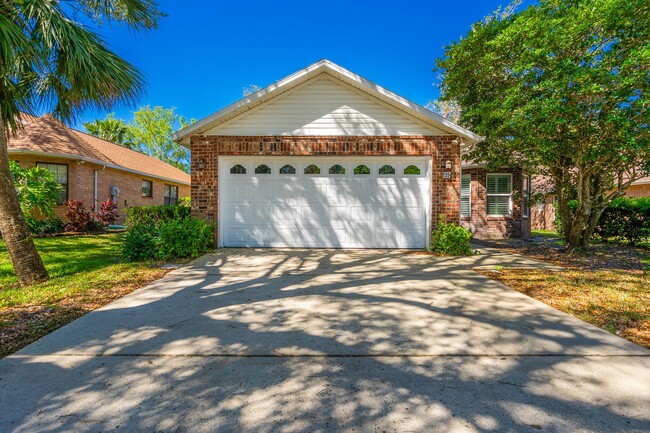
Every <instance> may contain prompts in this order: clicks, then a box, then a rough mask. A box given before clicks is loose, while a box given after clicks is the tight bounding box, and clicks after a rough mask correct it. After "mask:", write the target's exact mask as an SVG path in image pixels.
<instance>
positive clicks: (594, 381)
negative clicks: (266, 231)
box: [0, 250, 650, 432]
mask: <svg viewBox="0 0 650 433" xmlns="http://www.w3.org/2000/svg"><path fill="white" fill-rule="evenodd" d="M206 260H207V261H206ZM476 260H477V262H478V264H479V265H480V261H481V260H482V259H481V258H477V259H476ZM129 298H130V299H129V302H130V303H127V302H126V299H122V300H120V301H117V302H116V303H114V304H112V305H111V306H110V307H109V308H107V309H104V310H99V311H96V312H93V313H91V314H89V315H87V316H84V317H83V318H81V319H79V320H78V321H76V322H74V323H73V324H71V325H69V326H68V327H66V328H63V329H62V330H61V331H59V336H58V338H47V337H46V338H45V339H43V340H42V341H40V342H38V343H36V344H35V345H32V346H30V347H28V348H27V349H26V350H24V351H22V352H21V354H23V355H29V354H37V353H52V352H56V351H59V352H63V353H66V352H67V353H68V355H69V356H59V357H50V358H30V357H24V358H23V357H11V358H7V359H5V360H2V361H1V363H0V379H1V380H0V406H1V407H3V408H6V410H4V411H3V412H2V414H0V421H2V425H4V426H9V425H11V426H12V427H11V428H10V430H9V431H12V430H15V431H21V432H25V431H39V432H54V431H57V432H58V431H76V432H91V431H99V430H102V431H103V430H108V429H115V428H121V429H122V430H126V431H197V430H201V429H205V430H207V431H217V430H218V431H233V432H234V431H237V432H239V431H255V432H278V431H282V432H293V431H320V432H329V431H382V430H383V431H429V432H436V431H440V432H447V431H457V430H466V431H527V430H530V429H532V430H531V431H534V430H537V429H541V428H543V430H544V431H563V430H567V429H579V430H588V431H602V432H610V431H620V432H626V431H630V432H631V431H640V430H646V429H647V428H648V426H650V424H649V423H650V418H649V417H648V413H647V411H644V408H645V409H647V407H648V405H649V404H650V396H649V394H648V387H647V385H648V383H649V382H650V380H648V374H647V368H646V371H643V369H637V370H636V371H635V370H634V368H632V370H630V368H631V366H634V365H636V364H635V362H645V365H646V367H647V362H646V361H644V359H647V358H627V359H623V360H622V361H616V360H612V361H611V362H610V364H608V369H609V370H608V371H602V370H599V369H598V368H593V363H595V362H596V361H594V360H592V359H589V358H584V357H578V358H572V357H567V356H566V354H567V353H574V354H582V355H585V354H597V353H600V352H601V351H602V350H605V351H606V352H608V353H618V352H625V351H626V350H629V349H630V346H627V343H625V342H622V343H620V344H622V345H623V346H622V349H621V348H620V347H617V346H616V344H618V343H616V344H612V341H614V340H611V337H609V336H607V334H605V333H600V332H597V331H594V330H593V329H592V328H590V327H580V326H576V322H575V321H574V320H573V319H570V318H568V316H564V315H562V314H560V313H554V312H552V311H550V310H548V309H546V308H544V307H541V305H538V304H537V303H533V302H531V301H529V300H526V298H524V297H523V295H519V294H517V293H515V292H512V293H511V291H509V290H507V289H505V288H504V287H503V286H501V285H499V284H497V283H495V282H493V281H491V280H488V279H486V278H484V277H481V276H479V275H477V274H475V273H473V272H471V271H469V270H467V269H466V267H465V266H461V265H459V264H458V263H456V262H455V261H454V260H453V259H443V258H432V257H430V256H415V255H399V254H395V253H388V254H383V255H382V254H376V253H374V254H371V253H358V254H354V253H352V254H346V253H342V252H335V251H334V252H333V251H310V252H308V253H305V252H297V251H275V252H273V253H269V252H265V253H262V254H260V253H258V252H255V251H254V250H248V251H242V250H235V251H229V252H223V253H221V254H217V255H213V256H209V257H208V258H207V259H204V261H203V262H200V263H198V264H195V265H193V266H190V267H188V268H186V269H183V270H180V271H177V272H175V273H172V274H170V275H168V276H167V277H166V278H165V279H163V280H160V281H159V282H157V283H155V284H154V286H153V287H151V288H149V289H146V290H141V291H139V292H135V293H134V294H133V295H132V296H131V297H129ZM63 332H65V335H63V334H61V333H63ZM621 341H622V340H621ZM496 348H498V349H496ZM497 350H498V351H500V352H498V353H497V352H495V351H497ZM641 350H642V349H639V353H644V354H645V353H646V352H645V351H643V352H642V351H641ZM506 352H507V353H508V354H512V355H520V356H510V357H500V356H476V357H473V356H468V355H485V354H495V353H497V354H498V355H505V354H507V353H506ZM73 354H74V356H73ZM84 354H86V355H90V354H93V355H108V354H110V355H113V356H107V357H100V358H97V357H90V358H89V357H86V356H83V355H84ZM369 354H372V355H376V356H373V357H370V356H368V355H369ZM527 354H535V355H538V356H535V357H533V358H530V357H525V356H524V355H527ZM152 355H160V356H152ZM162 355H179V356H162ZM180 355H184V356H180ZM187 355H192V356H189V357H188V356H187ZM406 355H409V356H406ZM440 355H447V356H442V357H441V356H440ZM524 359H525V360H526V362H523V360H524ZM585 366H587V367H589V366H591V367H589V368H585ZM639 370H640V371H639ZM594 372H596V373H594ZM612 376H613V377H619V378H620V377H621V376H623V377H625V378H626V379H628V380H626V382H625V384H626V386H627V387H626V388H625V389H621V387H620V385H621V383H620V382H618V381H616V380H614V381H613V380H611V379H610V377H612ZM18 384H19V386H18ZM576 390H577V391H576ZM632 394H634V395H633V396H632ZM584 395H587V396H590V398H588V399H585V398H584ZM632 397H634V398H632Z"/></svg>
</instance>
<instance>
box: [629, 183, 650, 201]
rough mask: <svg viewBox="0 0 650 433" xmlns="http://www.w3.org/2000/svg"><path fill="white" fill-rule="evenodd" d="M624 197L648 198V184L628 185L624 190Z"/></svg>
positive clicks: (649, 187)
mask: <svg viewBox="0 0 650 433" xmlns="http://www.w3.org/2000/svg"><path fill="white" fill-rule="evenodd" d="M625 197H633V198H637V197H650V183H642V184H637V185H630V186H629V187H628V188H627V189H626V190H625Z"/></svg>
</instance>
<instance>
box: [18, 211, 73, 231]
mask: <svg viewBox="0 0 650 433" xmlns="http://www.w3.org/2000/svg"><path fill="white" fill-rule="evenodd" d="M25 220H26V221H27V227H28V228H29V232H30V233H31V234H33V235H34V236H45V235H52V234H56V233H63V232H64V231H65V224H66V223H65V221H63V220H62V219H61V218H59V217H58V216H56V215H54V216H51V217H49V218H46V219H42V220H40V219H37V218H34V217H33V216H31V215H26V216H25Z"/></svg>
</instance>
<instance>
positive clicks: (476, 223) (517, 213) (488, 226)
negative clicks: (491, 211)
mask: <svg viewBox="0 0 650 433" xmlns="http://www.w3.org/2000/svg"><path fill="white" fill-rule="evenodd" d="M496 172H497V173H511V174H512V193H513V198H512V215H510V216H488V215H487V190H486V182H487V174H488V172H487V170H486V169H484V168H470V169H463V174H469V175H471V178H472V186H471V216H470V217H469V218H467V217H463V218H462V219H461V225H462V226H463V227H466V228H467V229H469V230H470V231H471V232H472V234H473V235H474V236H475V237H477V238H479V239H481V238H482V239H499V238H509V237H524V238H528V237H530V218H524V217H523V215H522V200H521V192H522V188H523V175H522V173H521V170H512V169H500V170H497V171H496Z"/></svg>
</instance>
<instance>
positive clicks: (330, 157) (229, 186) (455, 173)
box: [174, 60, 526, 248]
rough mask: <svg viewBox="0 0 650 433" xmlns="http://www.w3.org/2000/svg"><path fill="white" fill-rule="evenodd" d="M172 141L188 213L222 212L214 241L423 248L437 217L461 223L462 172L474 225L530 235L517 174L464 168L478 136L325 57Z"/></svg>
mask: <svg viewBox="0 0 650 433" xmlns="http://www.w3.org/2000/svg"><path fill="white" fill-rule="evenodd" d="M174 139H175V140H176V141H177V142H179V143H181V144H183V145H185V146H187V147H188V148H189V149H191V153H192V162H191V173H192V188H191V196H192V213H193V214H194V215H195V216H197V217H200V218H203V219H205V220H207V221H210V222H218V225H217V227H218V229H217V233H215V235H216V237H217V244H218V246H219V247H335V248H348V247H349V248H423V247H425V246H426V245H428V244H429V242H430V233H431V229H432V228H433V227H435V225H436V224H437V221H438V216H439V215H444V216H445V217H446V218H447V220H449V221H454V222H458V221H460V218H461V217H460V215H461V200H462V201H463V202H464V203H465V204H464V206H465V205H466V204H467V203H468V199H467V198H466V197H465V195H464V194H462V193H461V178H462V175H463V174H469V175H471V186H473V188H472V187H471V186H470V187H469V188H466V190H467V191H470V190H471V194H472V197H471V198H469V204H470V206H471V208H472V215H471V216H472V217H476V218H477V221H478V222H477V223H476V224H469V227H470V228H471V229H472V230H473V231H474V232H475V233H476V234H477V235H479V236H480V235H486V236H490V235H498V236H504V235H512V236H517V235H525V231H526V229H525V228H523V225H522V223H521V221H515V220H517V219H520V214H521V212H519V211H518V209H520V206H518V204H517V203H514V200H513V190H516V183H517V182H519V181H520V180H521V174H520V173H516V172H509V173H508V176H506V177H507V178H506V177H500V178H496V177H494V176H488V175H487V174H486V173H485V174H482V173H484V172H485V170H484V169H482V168H480V167H475V168H472V169H471V170H473V171H471V172H470V171H467V172H465V171H463V173H461V150H462V149H464V148H466V147H467V146H470V145H472V144H473V143H476V142H478V141H479V140H481V139H482V137H480V136H478V135H476V134H474V133H473V132H471V131H469V130H467V129H465V128H462V127H460V126H458V125H456V124H454V123H452V122H450V121H448V120H446V119H444V118H442V117H440V116H438V115H437V114H435V113H432V112H431V111H429V110H427V109H425V108H423V107H421V106H419V105H417V104H414V103H413V102H410V101H408V100H406V99H404V98H402V97H400V96H399V95H396V94H394V93H392V92H390V91H388V90H386V89H384V88H382V87H380V86H378V85H377V84H374V83H372V82H370V81H368V80H366V79H365V78H363V77H360V76H358V75H356V74H354V73H352V72H350V71H348V70H346V69H344V68H342V67H340V66H338V65H336V64H334V63H332V62H330V61H328V60H321V61H319V62H317V63H315V64H313V65H311V66H308V67H307V68H305V69H302V70H300V71H298V72H296V73H294V74H292V75H290V76H288V77H286V78H284V79H282V80H280V81H277V82H276V83H274V84H272V85H270V86H268V87H266V88H264V89H262V90H260V91H258V92H256V93H254V94H252V95H250V96H248V97H246V98H244V99H242V100H240V101H238V102H236V103H234V104H232V105H230V106H228V107H226V108H224V109H222V110H220V111H218V112H216V113H214V114H212V115H210V116H208V117H206V118H204V119H202V120H200V121H198V122H196V123H194V124H193V125H191V126H188V127H187V128H185V129H183V130H181V131H179V132H177V133H176V134H175V135H174ZM465 178H467V176H465ZM486 182H487V184H489V189H490V197H487V195H486V194H483V192H481V191H483V190H485V191H487V190H486V188H487V187H488V185H487V184H486ZM495 182H496V184H495ZM481 185H483V186H481ZM494 185H497V186H496V187H495V186H494ZM513 186H514V187H513ZM481 188H483V190H482V189H481ZM494 188H497V189H495V190H494V191H492V190H493V189H494ZM497 194H499V196H498V197H499V198H497ZM484 196H485V197H484ZM488 208H490V209H493V210H494V211H495V212H498V215H494V216H490V217H488V216H487V215H486V216H485V217H484V218H483V217H482V215H481V212H483V213H485V212H487V209H488Z"/></svg>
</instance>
